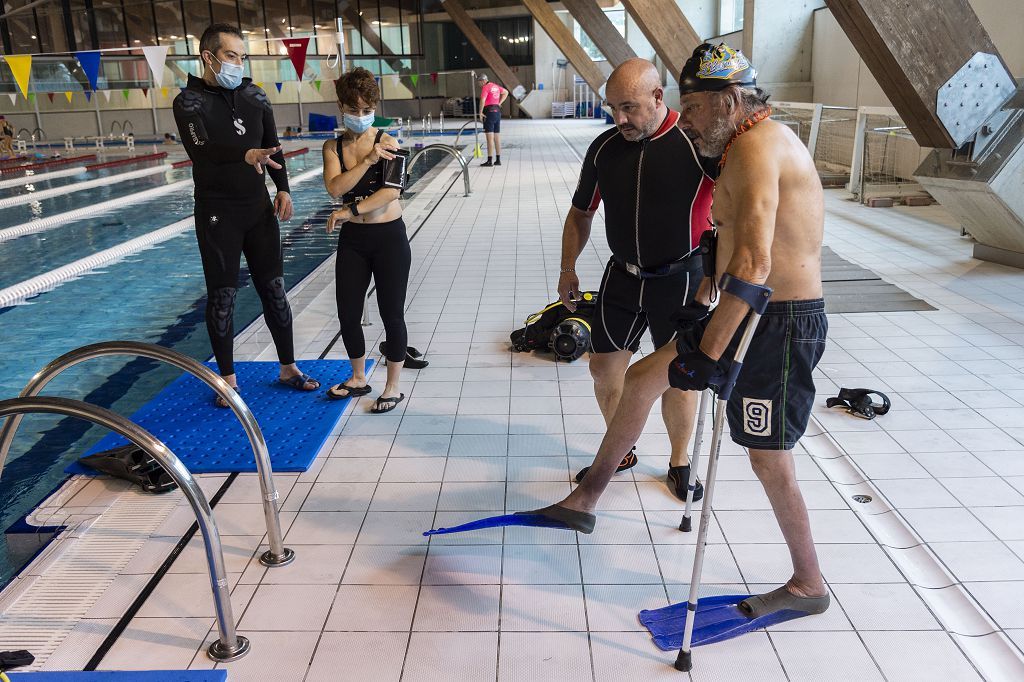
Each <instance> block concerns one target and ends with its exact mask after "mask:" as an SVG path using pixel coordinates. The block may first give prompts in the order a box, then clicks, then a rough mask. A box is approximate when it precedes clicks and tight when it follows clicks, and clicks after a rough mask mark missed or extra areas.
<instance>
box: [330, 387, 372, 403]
mask: <svg viewBox="0 0 1024 682" xmlns="http://www.w3.org/2000/svg"><path fill="white" fill-rule="evenodd" d="M372 390H373V388H371V387H370V386H369V385H367V386H349V385H348V384H338V385H337V386H331V387H330V388H329V389H327V397H328V398H330V399H331V400H345V399H346V398H358V397H359V396H364V395H366V394H367V393H369V392H370V391H372ZM341 391H345V392H344V393H342V392H341Z"/></svg>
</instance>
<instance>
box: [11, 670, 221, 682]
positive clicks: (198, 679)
mask: <svg viewBox="0 0 1024 682" xmlns="http://www.w3.org/2000/svg"><path fill="white" fill-rule="evenodd" d="M7 676H8V677H9V678H11V682H19V680H20V682H79V681H81V682H226V681H227V679H228V671H227V670H147V671H142V670H96V671H92V672H84V671H81V670H69V671H66V672H64V671H61V672H41V673H7Z"/></svg>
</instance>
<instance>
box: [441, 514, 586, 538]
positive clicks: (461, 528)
mask: <svg viewBox="0 0 1024 682" xmlns="http://www.w3.org/2000/svg"><path fill="white" fill-rule="evenodd" d="M502 526H537V527H539V528H562V529H564V530H570V528H569V526H567V525H565V524H564V523H562V522H561V521H558V520H555V519H549V518H547V517H546V516H541V515H539V514H503V515H501V516H488V517H487V518H483V519H477V520H476V521H469V522H468V523H463V524H461V525H458V526H452V527H451V528H431V529H430V530H428V531H424V532H423V535H424V536H431V535H448V534H450V533H464V532H466V531H468V530H481V529H484V528H500V527H502Z"/></svg>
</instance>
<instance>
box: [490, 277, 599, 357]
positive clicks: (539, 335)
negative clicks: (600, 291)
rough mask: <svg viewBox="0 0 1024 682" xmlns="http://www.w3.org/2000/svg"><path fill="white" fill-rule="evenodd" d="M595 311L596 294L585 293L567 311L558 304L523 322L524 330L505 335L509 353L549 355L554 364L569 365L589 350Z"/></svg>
mask: <svg viewBox="0 0 1024 682" xmlns="http://www.w3.org/2000/svg"><path fill="white" fill-rule="evenodd" d="M596 310H597V292H596V291H585V292H583V293H582V294H581V295H580V299H579V300H578V301H577V302H576V310H575V311H570V310H569V309H568V308H567V307H566V306H565V304H564V303H562V302H561V301H555V302H554V303H552V304H550V305H548V306H547V307H545V308H544V309H543V310H540V311H538V312H536V313H534V314H533V315H530V316H529V317H528V318H526V326H525V327H523V328H522V329H517V330H515V331H514V332H512V333H511V334H510V335H509V339H510V340H511V341H512V350H514V351H516V352H517V353H522V352H528V351H534V350H537V351H550V352H552V353H554V354H555V359H556V360H564V361H565V362H572V361H573V360H577V359H579V358H580V357H582V356H583V354H584V353H586V352H587V351H589V350H590V322H591V320H592V319H593V316H594V313H595V311H596Z"/></svg>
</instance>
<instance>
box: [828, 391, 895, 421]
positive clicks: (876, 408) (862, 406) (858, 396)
mask: <svg viewBox="0 0 1024 682" xmlns="http://www.w3.org/2000/svg"><path fill="white" fill-rule="evenodd" d="M872 395H877V396H878V397H879V398H881V399H882V403H881V404H878V403H873V402H871V396H872ZM825 405H826V406H827V407H845V408H846V411H847V412H849V413H850V414H852V415H854V416H855V417H861V418H862V419H874V418H875V417H876V416H877V415H880V414H885V413H886V412H888V411H889V408H890V407H891V406H892V404H891V403H890V402H889V396H887V395H886V394H884V393H882V392H881V391H873V390H871V389H870V388H840V389H839V395H838V396H836V397H835V398H829V399H828V400H826V401H825Z"/></svg>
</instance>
